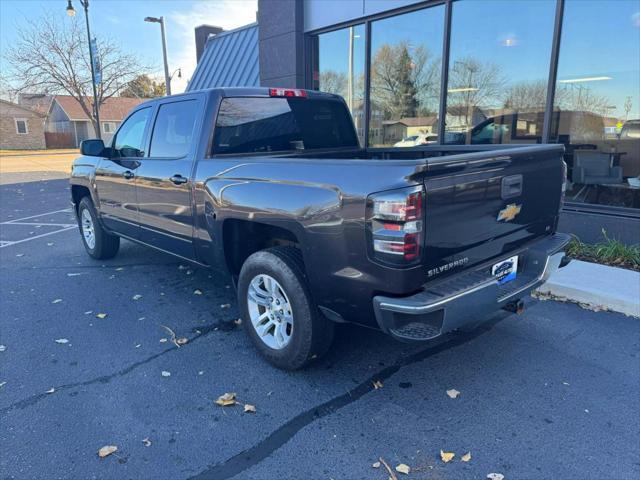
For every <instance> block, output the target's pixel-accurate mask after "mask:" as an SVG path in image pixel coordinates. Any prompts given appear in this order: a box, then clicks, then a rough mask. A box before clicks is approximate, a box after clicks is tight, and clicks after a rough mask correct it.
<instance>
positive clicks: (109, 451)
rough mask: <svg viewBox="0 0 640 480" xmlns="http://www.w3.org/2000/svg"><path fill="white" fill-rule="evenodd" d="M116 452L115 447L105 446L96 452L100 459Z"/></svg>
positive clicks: (116, 448)
mask: <svg viewBox="0 0 640 480" xmlns="http://www.w3.org/2000/svg"><path fill="white" fill-rule="evenodd" d="M117 450H118V447H116V446H115V445H105V446H104V447H102V448H101V449H100V450H98V456H99V457H100V458H104V457H108V456H109V455H111V454H112V453H114V452H116V451H117Z"/></svg>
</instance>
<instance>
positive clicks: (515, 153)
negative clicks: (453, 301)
mask: <svg viewBox="0 0 640 480" xmlns="http://www.w3.org/2000/svg"><path fill="white" fill-rule="evenodd" d="M563 152H564V148H563V147H562V145H535V146H530V147H519V148H513V149H511V148H510V149H504V150H493V151H486V152H474V153H466V154H461V155H452V156H445V157H437V158H430V159H429V163H428V172H427V175H426V177H425V189H426V209H425V211H426V213H425V224H426V228H425V256H424V261H425V263H426V265H425V266H426V267H427V269H428V278H427V279H428V280H433V279H438V278H442V277H445V276H447V275H448V274H451V273H455V272H459V271H461V270H463V269H465V268H469V267H472V266H474V265H477V264H479V263H481V262H484V261H487V260H489V259H491V258H496V260H499V259H501V258H504V257H505V256H507V254H509V253H510V252H514V251H516V250H517V249H518V248H520V247H523V246H525V245H526V244H528V243H530V242H532V241H533V240H535V239H536V238H539V237H543V236H547V235H550V234H551V233H552V232H553V231H554V230H555V225H556V222H557V217H558V211H559V208H560V202H561V195H562V181H563V163H562V155H563ZM525 260H526V259H523V261H525Z"/></svg>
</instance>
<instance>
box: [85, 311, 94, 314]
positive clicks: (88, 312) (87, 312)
mask: <svg viewBox="0 0 640 480" xmlns="http://www.w3.org/2000/svg"><path fill="white" fill-rule="evenodd" d="M92 313H93V310H87V311H86V312H84V314H85V315H91V314H92Z"/></svg>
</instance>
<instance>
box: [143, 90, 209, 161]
mask: <svg viewBox="0 0 640 480" xmlns="http://www.w3.org/2000/svg"><path fill="white" fill-rule="evenodd" d="M197 104H198V102H197V100H185V101H181V102H171V103H163V104H162V105H160V108H159V109H158V115H157V117H156V121H155V125H154V127H153V134H152V136H151V148H150V151H149V156H150V157H165V158H178V157H184V156H185V155H186V154H187V153H189V150H190V148H191V143H192V139H193V127H194V125H195V123H196V107H197Z"/></svg>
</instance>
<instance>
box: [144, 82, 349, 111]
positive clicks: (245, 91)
mask: <svg viewBox="0 0 640 480" xmlns="http://www.w3.org/2000/svg"><path fill="white" fill-rule="evenodd" d="M272 88H284V87H215V88H203V89H201V90H192V91H190V92H184V93H178V94H176V95H171V98H180V97H187V96H190V95H194V94H202V93H204V94H205V95H215V96H219V97H223V98H224V97H269V96H270V95H269V90H270V89H272ZM285 90H304V91H305V92H306V94H307V95H306V96H307V97H309V98H326V99H341V98H342V97H340V95H335V94H333V93H326V92H319V91H317V90H307V89H304V88H285ZM166 98H167V97H157V98H152V99H149V100H148V101H146V102H143V103H141V104H140V105H138V106H137V107H136V109H138V108H140V107H141V106H142V105H149V104H152V103H154V102H159V101H162V100H164V99H166Z"/></svg>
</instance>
